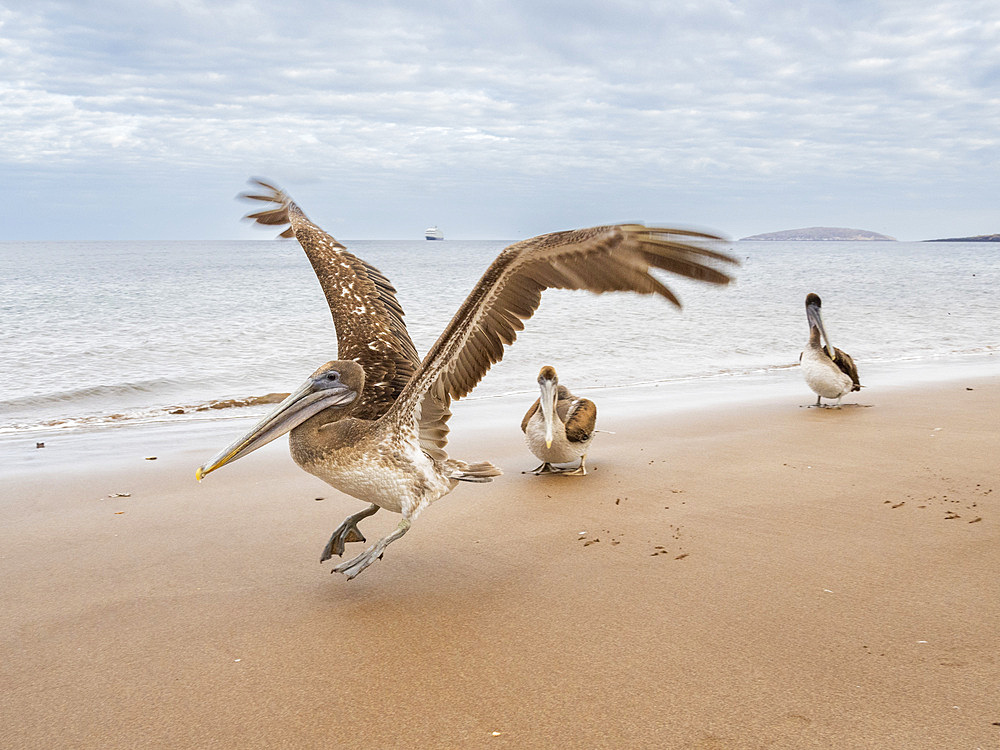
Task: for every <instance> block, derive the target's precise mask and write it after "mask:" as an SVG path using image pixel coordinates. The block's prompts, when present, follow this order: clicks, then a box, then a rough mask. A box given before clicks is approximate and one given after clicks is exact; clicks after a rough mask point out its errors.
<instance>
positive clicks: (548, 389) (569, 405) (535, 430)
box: [521, 365, 597, 475]
mask: <svg viewBox="0 0 1000 750" xmlns="http://www.w3.org/2000/svg"><path fill="white" fill-rule="evenodd" d="M538 387H539V388H540V389H541V391H542V395H541V396H540V397H539V398H538V399H537V400H536V401H535V403H533V404H532V405H531V408H530V409H528V412H527V413H526V414H525V415H524V419H522V420H521V432H523V433H524V441H525V442H526V443H527V444H528V450H530V451H531V452H532V453H534V454H535V456H537V457H538V459H539V460H540V461H541V462H542V465H541V466H538V467H536V468H534V469H532V470H531V472H530V473H532V474H574V475H586V473H587V451H588V450H589V449H590V444H591V443H592V442H593V441H594V426H595V424H596V423H597V407H596V406H595V405H594V402H593V401H589V400H588V399H585V398H577V397H576V396H574V395H573V394H572V393H570V392H569V389H568V388H567V387H566V386H564V385H559V377H558V376H557V375H556V371H555V368H554V367H550V366H549V365H546V366H545V367H543V368H542V369H541V371H540V372H539V373H538ZM576 460H579V461H580V465H579V466H578V467H576V468H575V469H557V468H556V467H554V466H553V465H552V464H566V463H570V462H571V461H576ZM524 473H525V474H527V473H529V472H524Z"/></svg>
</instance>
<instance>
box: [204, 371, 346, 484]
mask: <svg viewBox="0 0 1000 750" xmlns="http://www.w3.org/2000/svg"><path fill="white" fill-rule="evenodd" d="M357 396H358V394H357V393H356V392H355V391H353V390H352V389H350V388H348V387H347V386H346V385H344V384H342V383H337V384H335V385H325V384H321V383H320V382H319V381H318V380H314V379H313V378H310V379H309V380H307V381H306V382H305V383H303V385H302V387H301V388H299V389H298V390H297V391H295V393H293V394H291V395H290V396H289V397H288V398H286V399H285V400H284V401H282V402H281V403H280V404H278V405H277V406H276V407H275V408H274V411H272V412H271V413H270V414H268V415H267V416H266V417H264V418H263V419H262V420H260V421H259V422H258V423H257V424H255V425H254V426H253V427H252V428H251V429H250V431H249V432H247V433H246V434H245V435H243V437H241V438H238V439H237V440H234V441H233V442H232V443H230V444H229V445H227V446H226V447H225V448H223V449H222V450H221V451H219V452H218V453H216V454H215V455H214V456H212V458H210V459H209V460H208V461H207V462H206V463H204V464H202V465H201V466H200V467H199V468H198V471H197V472H195V475H194V476H195V479H197V480H198V481H199V482H200V481H201V480H202V479H203V478H204V477H205V476H206V475H207V474H209V473H211V472H213V471H215V470H216V469H218V468H219V467H221V466H225V465H226V464H228V463H229V462H231V461H235V460H236V459H237V458H242V457H243V456H245V455H246V454H248V453H250V452H252V451H255V450H257V449H258V448H260V447H261V446H263V445H267V444H268V443H270V442H271V441H272V440H274V439H275V438H279V437H281V436H282V435H284V434H285V433H286V432H289V431H290V430H292V429H294V428H295V427H298V426H299V425H300V424H302V423H303V422H305V421H306V420H307V419H309V418H310V417H312V416H314V415H316V414H319V413H320V412H321V411H323V410H324V409H328V408H330V407H332V406H343V405H345V404H349V403H351V402H352V401H354V399H355V398H357Z"/></svg>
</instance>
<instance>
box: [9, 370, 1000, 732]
mask: <svg viewBox="0 0 1000 750" xmlns="http://www.w3.org/2000/svg"><path fill="white" fill-rule="evenodd" d="M970 389H971V390H970ZM595 400H597V399H596V398H595ZM810 400H811V399H810V398H809V395H808V392H803V393H801V395H798V396H795V397H791V398H789V397H787V396H782V397H780V398H777V399H774V400H770V401H761V402H756V403H752V404H748V405H744V406H736V405H731V406H729V407H727V408H716V409H713V410H709V411H702V412H665V413H659V414H658V413H656V412H655V410H654V411H649V410H646V411H644V412H643V413H641V414H639V413H637V412H638V410H637V408H636V406H635V405H634V404H631V405H624V404H620V405H617V406H611V407H608V408H602V410H601V414H600V418H599V419H600V425H599V426H600V427H602V428H603V429H605V430H612V431H614V432H615V434H613V435H611V434H601V435H598V438H597V440H596V441H595V444H594V447H593V449H592V453H591V457H590V459H589V462H588V463H589V464H590V465H591V467H592V468H593V472H592V474H591V475H590V476H587V477H582V478H581V477H534V476H526V475H522V474H520V471H521V470H523V469H528V468H531V467H533V466H534V465H535V464H536V462H535V459H534V457H533V456H531V455H530V454H528V452H527V450H526V449H525V448H524V446H523V442H522V438H521V434H520V431H519V430H518V424H519V422H520V417H521V414H522V413H523V410H524V409H525V408H527V405H528V403H530V400H524V399H511V400H510V401H509V403H507V404H501V407H502V408H500V407H498V406H497V404H496V403H494V404H493V405H492V406H491V407H490V409H489V410H488V411H489V420H488V421H489V422H490V424H487V425H484V424H482V421H481V420H477V418H476V410H475V409H472V410H468V411H466V412H463V413H460V414H457V416H456V419H455V421H454V423H453V433H452V437H453V440H452V445H451V449H452V450H451V452H452V454H453V455H455V456H456V457H460V458H465V459H469V460H477V459H487V458H488V459H490V460H493V461H494V462H495V463H497V464H498V465H500V466H501V467H503V468H504V470H505V471H506V474H505V475H504V476H503V477H502V478H501V479H499V480H498V481H496V482H494V483H493V484H490V485H462V486H460V487H459V488H458V489H457V490H456V491H455V492H454V493H452V494H451V495H450V496H448V497H446V498H445V499H443V500H442V501H440V502H439V503H438V504H436V505H435V506H433V507H432V508H430V509H429V510H428V511H427V512H425V513H424V515H423V516H421V518H420V519H419V520H418V521H417V522H416V523H415V525H414V528H413V530H412V531H411V532H410V533H409V534H408V535H407V536H406V537H405V538H404V539H403V540H402V541H400V542H398V543H397V544H394V545H393V546H391V547H390V548H389V550H388V551H387V553H386V556H385V559H384V560H382V561H380V562H378V563H376V564H375V565H374V566H372V567H371V568H370V569H368V570H367V571H366V572H365V573H363V574H362V575H361V576H360V577H359V578H357V579H355V580H353V581H346V580H345V579H343V578H342V577H341V576H333V575H330V574H329V573H328V570H329V567H330V564H329V563H327V564H326V565H320V564H319V563H318V559H319V553H320V550H321V549H322V547H323V545H324V543H325V542H326V539H327V537H328V536H329V533H330V532H331V531H332V530H333V528H334V527H335V526H336V525H337V524H338V523H339V522H340V521H341V519H342V518H343V516H345V515H346V514H347V513H349V512H353V511H354V510H357V509H360V507H361V505H360V504H359V503H358V501H355V500H352V499H350V498H347V497H345V496H343V495H340V494H338V493H337V492H335V491H334V490H332V489H331V488H329V487H327V486H326V485H324V484H323V483H322V482H320V481H319V480H316V479H314V478H312V477H310V476H308V475H306V474H304V473H303V472H301V471H300V470H298V469H297V468H296V467H295V466H294V464H293V463H292V461H291V459H290V458H289V457H288V455H287V450H286V448H285V447H284V441H281V443H282V444H281V445H275V446H269V447H268V448H265V449H263V450H262V451H258V452H257V453H255V454H254V455H252V456H249V457H247V458H245V459H243V460H241V461H238V462H237V463H235V464H233V465H232V466H231V467H226V468H225V469H223V470H221V471H219V472H217V473H215V474H213V475H211V476H210V477H209V478H208V479H206V480H205V481H204V482H202V483H201V484H197V483H195V482H194V479H193V475H194V469H195V467H197V466H198V465H199V464H200V463H201V462H202V461H203V460H204V459H205V458H206V457H207V456H209V455H211V454H212V453H214V452H215V450H216V449H218V448H219V447H220V446H221V445H222V444H224V443H225V442H226V441H228V439H229V437H231V436H232V435H229V434H227V435H225V436H224V437H223V438H222V442H220V440H219V435H218V434H217V433H218V432H219V430H218V428H213V434H212V436H211V440H206V435H205V434H199V431H198V428H197V427H195V426H192V427H190V428H188V431H187V432H178V431H176V430H171V431H169V436H170V437H169V440H168V441H164V442H163V443H162V444H160V445H158V446H157V445H156V439H155V438H153V441H152V445H151V444H150V443H149V442H147V443H144V444H139V441H136V442H135V443H134V444H133V443H132V442H130V439H129V438H130V433H129V431H128V430H122V431H121V432H120V433H118V434H117V437H120V438H121V439H120V441H119V442H118V448H117V451H118V453H117V454H116V455H114V456H102V455H100V453H99V452H98V453H93V452H91V453H87V452H86V451H83V452H82V453H81V455H83V456H84V458H83V459H81V460H80V461H76V462H74V461H70V460H67V459H66V458H65V457H64V456H63V454H60V453H59V452H58V451H59V440H58V439H52V440H50V441H49V445H47V447H46V448H45V449H44V450H45V451H49V453H44V452H42V451H39V452H38V453H36V454H33V455H32V457H31V458H32V461H31V462H30V465H27V466H22V467H20V468H18V469H17V471H14V472H9V471H5V476H4V479H3V482H4V485H5V486H4V489H3V492H2V495H3V500H2V502H0V557H2V562H3V576H4V582H3V586H2V587H0V608H2V609H0V634H2V635H0V637H2V643H3V646H2V659H0V717H2V718H0V746H2V747H11V748H36V747H38V748H41V747H45V748H49V747H59V746H62V747H73V748H132V747H163V748H174V747H177V748H192V747H219V748H226V747H241V748H280V747H288V748H311V747H321V746H323V747H334V746H357V747H369V748H456V747H462V748H465V747H469V748H482V747H495V748H536V747H537V748H551V747H572V748H597V747H616V748H624V747H628V748H796V749H801V748H907V749H908V750H913V749H914V748H928V749H930V748H934V749H936V750H937V749H940V748H977V747H982V748H987V747H997V745H998V743H1000V701H998V695H1000V694H998V688H997V686H998V685H1000V649H998V642H1000V641H998V634H1000V508H998V496H1000V470H998V456H1000V434H998V430H997V425H998V424H1000V378H988V379H979V380H975V381H961V382H957V383H944V384H936V385H924V386H919V387H915V388H912V389H887V390H884V391H877V390H873V389H867V390H866V391H863V392H862V393H861V394H855V397H853V398H852V399H849V400H852V401H854V402H857V403H860V404H863V406H857V405H852V406H845V408H843V409H841V410H840V411H834V410H817V409H810V408H805V405H806V404H808V403H809V402H810ZM522 401H523V403H522ZM598 405H599V408H601V403H600V401H599V402H598ZM485 411H486V410H485V409H484V411H483V413H485ZM501 412H508V413H509V416H507V417H506V418H499V417H498V416H497V415H498V414H499V413H501ZM205 433H207V431H205ZM166 434H168V433H167V432H166V431H165V432H164V435H166ZM106 439H107V435H105V440H106ZM147 440H148V438H147ZM31 449H34V448H33V446H32V447H31ZM151 454H155V455H156V456H157V458H156V460H155V461H151V460H146V456H148V455H151ZM116 493H122V494H126V493H127V494H128V496H127V497H124V496H120V497H109V495H115V494H116ZM397 519H398V517H396V516H393V515H390V514H388V513H384V512H383V513H379V514H378V515H376V516H375V517H374V518H371V519H368V520H367V521H366V522H363V523H362V529H363V530H364V531H365V533H366V535H367V536H368V538H369V540H373V539H374V538H376V537H377V536H379V535H381V534H384V533H387V532H388V531H389V530H390V529H391V528H393V527H394V526H395V522H396V520H397ZM352 546H354V547H356V548H358V547H357V545H352ZM358 549H360V548H358Z"/></svg>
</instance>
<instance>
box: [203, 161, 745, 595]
mask: <svg viewBox="0 0 1000 750" xmlns="http://www.w3.org/2000/svg"><path fill="white" fill-rule="evenodd" d="M255 182H256V186H257V188H259V189H260V191H261V192H257V193H248V194H244V195H243V196H242V197H244V198H247V199H249V200H254V201H262V202H264V203H266V204H267V207H266V208H265V209H264V210H262V211H258V212H256V213H251V214H248V216H247V218H249V219H254V220H256V221H257V222H259V223H261V224H267V225H278V226H286V225H287V228H286V229H285V230H284V231H283V232H282V233H281V236H284V237H292V236H294V237H295V238H296V239H297V240H298V242H299V244H300V245H301V246H302V248H303V249H304V250H305V252H306V255H307V256H308V257H309V260H310V261H311V263H312V266H313V269H314V270H315V271H316V275H317V276H318V277H319V281H320V284H321V285H322V287H323V291H324V293H325V295H326V299H327V302H328V303H329V305H330V311H331V313H332V314H333V320H334V324H335V326H336V329H337V343H338V348H339V351H338V356H339V359H338V360H335V361H332V362H327V363H326V364H325V365H323V366H322V367H320V368H319V369H318V370H316V372H314V373H313V374H312V375H310V376H309V378H308V379H307V380H306V382H305V383H303V384H302V386H301V387H300V388H299V389H298V390H296V391H295V392H294V393H292V394H291V395H290V396H289V397H288V398H287V399H286V400H285V401H284V402H282V403H281V404H279V405H278V406H277V407H276V408H275V409H274V411H273V412H272V413H270V414H269V415H267V416H266V417H264V419H262V420H261V421H260V422H259V423H258V424H257V425H255V426H254V427H253V428H252V429H251V430H250V431H249V432H248V433H247V434H246V435H243V436H242V437H240V438H239V439H237V440H235V441H234V442H233V443H232V444H230V445H229V446H227V447H226V448H224V449H223V450H221V451H220V452H219V453H218V454H216V455H215V456H213V457H212V458H211V459H209V460H208V461H207V462H206V463H205V464H204V465H203V466H202V467H201V468H199V469H198V472H197V477H198V479H201V478H202V477H204V476H205V475H207V474H209V473H210V472H212V471H215V470H216V469H218V468H219V467H221V466H224V465H225V464H227V463H229V462H231V461H235V460H236V459H238V458H240V457H242V456H245V455H246V454H248V453H250V452H251V451H253V450H255V449H257V448H259V447H260V446H262V445H264V444H265V443H268V442H270V441H271V440H274V439H275V438H277V437H279V436H281V435H283V434H285V433H286V432H291V434H290V436H289V447H290V449H291V454H292V458H293V459H294V460H295V462H296V463H297V464H298V465H299V466H300V467H302V468H303V469H304V470H306V471H308V472H309V473H310V474H314V475H315V476H317V477H319V478H320V479H322V480H324V481H326V482H327V483H329V484H330V485H332V486H333V487H335V488H336V489H338V490H340V491H341V492H343V493H345V494H348V495H351V496H352V497H355V498H358V499H359V500H363V501H365V502H367V503H368V504H369V505H368V507H367V508H365V509H364V510H362V511H360V512H358V513H355V514H354V515H351V516H348V517H347V519H345V521H344V522H343V523H342V524H341V525H340V526H339V527H337V529H336V530H335V531H334V532H333V535H332V536H331V537H330V541H329V542H328V543H327V545H326V547H325V549H324V550H323V553H322V555H321V557H320V560H321V561H325V560H328V559H329V558H330V557H331V556H332V555H334V554H336V555H342V554H343V552H344V546H345V544H346V543H348V542H363V541H365V538H364V536H363V535H362V534H361V531H360V530H359V529H358V525H357V524H358V521H360V520H361V519H362V518H365V517H366V516H370V515H372V514H374V513H377V512H378V510H379V509H380V508H385V509H386V510H391V511H394V512H396V513H400V514H402V520H401V521H400V522H399V525H398V526H397V527H396V529H395V530H394V531H393V532H392V533H390V534H389V535H387V536H386V537H385V538H383V539H380V540H379V541H378V542H376V543H375V544H374V545H372V546H371V547H369V548H368V549H366V550H365V551H364V552H362V553H361V554H360V555H358V556H357V557H355V558H353V559H351V560H347V561H345V562H342V563H340V564H338V565H336V566H335V567H334V568H333V572H339V573H343V574H344V575H346V576H347V577H348V578H353V577H354V576H356V575H358V574H359V573H360V572H361V571H363V570H364V569H365V568H367V567H368V566H369V565H371V564H372V563H373V562H375V561H376V560H378V559H379V558H381V557H382V554H383V553H384V552H385V549H386V547H388V546H389V544H391V543H392V542H394V541H395V540H397V539H399V538H400V537H401V536H403V535H404V534H405V533H406V532H407V531H408V530H409V528H410V525H411V524H412V523H413V521H414V520H415V519H416V518H417V516H418V515H419V514H420V512H421V511H422V510H423V509H424V508H426V507H427V506H428V505H430V504H431V503H432V502H434V501H435V500H437V499H438V498H440V497H442V496H443V495H446V494H447V493H449V492H450V491H451V490H453V489H454V488H455V487H456V485H457V484H458V482H460V481H468V482H488V481H490V480H491V479H492V478H493V477H495V476H499V474H500V471H499V469H497V468H496V467H494V466H493V465H492V464H490V463H488V462H485V461H484V462H479V463H473V464H468V463H465V462H463V461H457V460H454V459H451V458H449V457H448V454H447V453H446V451H445V446H446V444H447V441H448V424H447V423H448V418H449V417H450V416H451V411H450V408H449V407H450V404H451V401H452V399H459V398H461V397H463V396H465V395H466V394H468V393H469V392H470V391H472V389H473V388H474V387H475V386H476V384H477V383H478V382H479V381H480V380H481V379H482V377H483V376H484V375H485V374H486V371H487V370H489V368H490V366H491V365H493V364H495V363H496V362H499V361H500V359H501V357H502V356H503V351H504V346H506V345H510V344H512V343H513V342H514V339H515V338H516V336H517V332H518V331H520V330H522V329H523V328H524V323H523V322H522V321H524V320H527V319H528V318H530V317H531V316H532V315H533V314H534V312H535V310H536V309H537V308H538V305H539V303H540V301H541V293H542V291H543V290H544V289H548V288H561V289H587V290H590V291H592V292H597V293H602V292H613V291H630V292H637V293H639V294H659V295H661V296H663V297H666V298H667V299H668V300H670V301H671V302H673V303H674V304H675V305H677V306H678V307H679V306H680V303H679V302H678V301H677V298H676V297H675V296H674V294H673V293H672V292H671V291H670V290H669V289H668V288H667V287H666V286H665V285H664V284H663V283H662V282H661V281H659V280H658V279H657V278H655V277H654V276H653V275H652V274H651V273H650V270H651V268H659V269H663V270H665V271H668V272H670V273H674V274H677V275H679V276H685V277H688V278H692V279H697V280H699V281H705V282H708V283H712V284H726V283H728V282H729V281H730V277H729V275H728V274H726V273H724V272H723V271H720V270H718V269H717V268H715V267H713V266H712V265H710V264H711V262H719V263H724V264H725V263H735V262H736V261H735V260H734V259H732V258H730V257H729V256H728V255H725V254H723V253H720V252H718V251H717V250H714V249H712V248H711V247H710V245H711V244H712V243H714V242H715V241H717V240H719V239H721V238H719V237H715V236H714V235H710V234H704V233H702V232H694V231H686V230H675V229H660V228H652V227H645V226H641V225H637V224H623V225H617V226H603V227H594V228H592V229H581V230H577V231H569V232H557V233H555V234H546V235H542V236H539V237H535V238H533V239H529V240H523V241H521V242H517V243H515V244H513V245H511V246H509V247H507V248H506V249H504V250H503V251H502V252H501V253H500V255H499V256H498V257H497V259H496V260H495V261H493V263H492V264H491V265H490V266H489V268H487V269H486V273H485V274H484V275H483V277H482V278H481V279H480V280H479V281H478V282H477V283H476V285H475V286H474V287H473V289H472V292H471V293H470V294H469V296H468V297H467V298H466V300H465V301H464V302H463V303H462V305H461V307H460V308H459V309H458V312H457V313H456V314H455V316H454V317H453V318H452V320H451V322H450V323H448V325H447V327H446V328H445V330H444V332H443V333H442V334H441V336H440V338H438V340H437V341H436V342H435V343H434V345H433V346H432V347H431V349H430V351H429V352H428V353H427V356H426V357H424V359H423V361H419V360H418V358H417V355H416V351H415V349H414V347H413V343H412V342H411V340H410V337H409V334H408V333H407V331H406V326H405V325H404V323H403V311H402V308H401V307H400V305H399V303H398V302H397V301H396V296H395V289H394V288H393V287H392V285H391V284H390V283H389V281H388V280H387V279H386V277H385V276H383V275H382V274H381V273H380V272H379V271H378V270H377V269H375V268H374V267H372V266H371V265H369V264H368V263H365V262H364V261H363V260H360V259H359V258H357V257H355V256H354V255H352V254H351V253H349V252H347V250H346V249H345V247H344V246H343V245H341V244H340V243H339V242H337V241H336V240H335V239H334V238H333V237H331V236H330V235H329V234H327V233H326V232H324V231H323V230H322V229H320V228H319V227H318V226H316V225H315V224H313V223H312V222H311V221H309V219H308V218H307V217H306V215H305V214H304V213H303V212H302V210H301V209H300V208H299V207H298V206H297V205H296V204H295V203H294V202H293V201H292V199H291V198H290V197H289V196H288V195H286V194H285V193H284V192H283V191H281V190H280V189H278V188H276V187H274V186H273V185H270V184H268V183H266V182H262V181H259V180H257V181H255Z"/></svg>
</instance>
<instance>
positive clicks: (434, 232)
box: [424, 226, 444, 240]
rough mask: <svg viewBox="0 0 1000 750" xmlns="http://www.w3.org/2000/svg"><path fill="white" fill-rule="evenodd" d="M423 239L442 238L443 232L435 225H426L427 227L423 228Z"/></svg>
mask: <svg viewBox="0 0 1000 750" xmlns="http://www.w3.org/2000/svg"><path fill="white" fill-rule="evenodd" d="M424 239H428V240H443V239H444V232H442V231H441V230H440V229H438V228H437V227H436V226H434V227H427V229H425V230H424Z"/></svg>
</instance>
